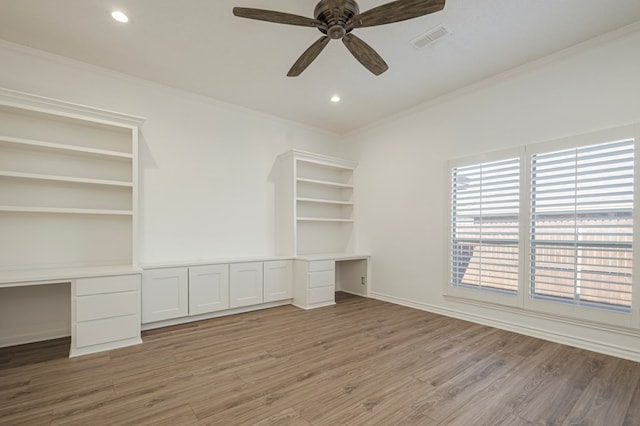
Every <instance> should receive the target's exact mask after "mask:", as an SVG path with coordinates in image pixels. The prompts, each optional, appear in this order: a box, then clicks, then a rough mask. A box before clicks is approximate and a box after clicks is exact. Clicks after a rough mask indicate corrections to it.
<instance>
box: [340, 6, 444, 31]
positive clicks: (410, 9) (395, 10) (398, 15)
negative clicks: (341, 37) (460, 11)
mask: <svg viewBox="0 0 640 426" xmlns="http://www.w3.org/2000/svg"><path fill="white" fill-rule="evenodd" d="M444 2H445V0H397V1H392V2H391V3H386V4H383V5H382V6H378V7H374V8H373V9H369V10H367V11H365V12H362V13H360V14H358V15H356V16H354V17H353V18H351V19H350V20H349V22H348V23H347V27H348V28H350V29H353V28H360V27H373V26H375V25H384V24H391V23H393V22H399V21H405V20H407V19H413V18H417V17H419V16H424V15H428V14H430V13H434V12H438V11H440V10H442V9H443V8H444Z"/></svg>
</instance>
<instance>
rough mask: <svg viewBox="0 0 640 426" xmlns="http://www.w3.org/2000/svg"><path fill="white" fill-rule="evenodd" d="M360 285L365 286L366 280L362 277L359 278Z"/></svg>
mask: <svg viewBox="0 0 640 426" xmlns="http://www.w3.org/2000/svg"><path fill="white" fill-rule="evenodd" d="M360 284H362V285H367V280H366V279H365V278H364V277H360Z"/></svg>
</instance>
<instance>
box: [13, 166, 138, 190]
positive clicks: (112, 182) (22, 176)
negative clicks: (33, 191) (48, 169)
mask: <svg viewBox="0 0 640 426" xmlns="http://www.w3.org/2000/svg"><path fill="white" fill-rule="evenodd" d="M0 177H9V178H19V179H34V180H47V181H55V182H71V183H81V184H88V185H105V186H121V187H126V188H133V183H132V182H123V181H118V180H106V179H90V178H79V177H71V176H57V175H44V174H38V173H22V172H11V171H6V170H0Z"/></svg>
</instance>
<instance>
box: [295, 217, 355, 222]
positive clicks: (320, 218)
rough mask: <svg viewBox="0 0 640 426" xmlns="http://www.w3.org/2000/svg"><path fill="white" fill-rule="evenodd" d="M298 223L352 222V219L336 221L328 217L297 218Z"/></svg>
mask: <svg viewBox="0 0 640 426" xmlns="http://www.w3.org/2000/svg"><path fill="white" fill-rule="evenodd" d="M297 220H298V222H353V219H336V218H328V217H298V218H297Z"/></svg>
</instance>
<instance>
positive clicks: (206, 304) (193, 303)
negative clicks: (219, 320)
mask: <svg viewBox="0 0 640 426" xmlns="http://www.w3.org/2000/svg"><path fill="white" fill-rule="evenodd" d="M225 309H229V265H226V264H223V265H203V266H191V267H189V315H199V314H208V313H210V312H216V311H223V310H225Z"/></svg>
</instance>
